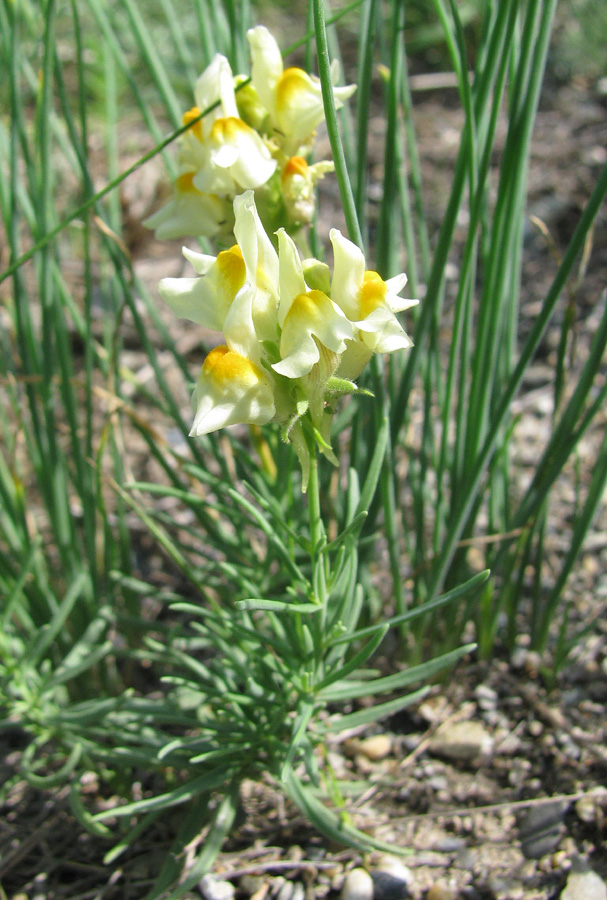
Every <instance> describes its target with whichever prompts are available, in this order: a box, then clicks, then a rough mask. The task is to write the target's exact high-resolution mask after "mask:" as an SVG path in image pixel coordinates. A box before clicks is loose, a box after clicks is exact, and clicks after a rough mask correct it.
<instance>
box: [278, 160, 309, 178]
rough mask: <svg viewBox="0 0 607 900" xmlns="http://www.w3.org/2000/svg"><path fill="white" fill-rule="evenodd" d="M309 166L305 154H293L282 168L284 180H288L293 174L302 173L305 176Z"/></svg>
mask: <svg viewBox="0 0 607 900" xmlns="http://www.w3.org/2000/svg"><path fill="white" fill-rule="evenodd" d="M308 168H309V166H308V163H307V162H306V160H305V159H304V158H303V156H292V157H291V158H290V159H289V160H288V162H287V164H286V166H285V167H284V169H283V170H282V180H283V181H286V180H287V178H291V177H292V176H293V175H302V176H303V177H304V178H305V176H306V175H307V173H308Z"/></svg>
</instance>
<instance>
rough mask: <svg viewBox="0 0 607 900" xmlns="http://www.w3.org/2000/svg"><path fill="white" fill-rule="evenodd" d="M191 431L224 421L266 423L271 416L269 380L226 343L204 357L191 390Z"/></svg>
mask: <svg viewBox="0 0 607 900" xmlns="http://www.w3.org/2000/svg"><path fill="white" fill-rule="evenodd" d="M194 407H195V410H196V412H195V416H194V422H193V425H192V430H191V431H190V434H191V435H203V434H209V433H210V432H212V431H217V430H218V429H219V428H226V427H227V426H228V425H241V424H242V425H266V424H267V423H268V422H271V421H272V419H273V418H274V414H275V407H274V392H273V385H272V382H271V380H270V378H269V376H268V375H267V373H266V372H264V370H263V369H262V368H261V367H260V366H258V365H256V364H255V363H254V362H252V361H251V360H250V359H247V357H245V356H242V355H241V354H240V353H238V352H237V351H235V350H230V348H229V347H227V346H225V345H224V346H220V347H215V349H214V350H211V352H210V353H209V354H208V356H207V357H206V359H205V361H204V363H203V365H202V368H201V370H200V374H199V376H198V380H197V382H196V389H195V391H194Z"/></svg>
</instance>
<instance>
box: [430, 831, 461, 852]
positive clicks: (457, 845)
mask: <svg viewBox="0 0 607 900" xmlns="http://www.w3.org/2000/svg"><path fill="white" fill-rule="evenodd" d="M465 846H466V841H465V840H464V838H461V837H456V836H455V835H454V836H450V835H447V836H446V837H443V838H440V839H439V840H438V841H436V843H435V844H433V846H432V849H433V850H438V852H439V853H458V852H459V851H460V850H462V849H463V848H464V847H465Z"/></svg>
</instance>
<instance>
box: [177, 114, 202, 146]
mask: <svg viewBox="0 0 607 900" xmlns="http://www.w3.org/2000/svg"><path fill="white" fill-rule="evenodd" d="M201 114H202V110H201V109H199V108H198V107H197V106H193V107H192V108H191V109H188V111H187V112H185V113H184V114H183V117H182V122H183V124H184V125H189V124H190V122H194V124H193V125H192V127H191V128H190V129H189V130H190V131H192V132H193V133H194V134H195V135H196V137H197V138H198V140H199V141H201V140H202V119H200V118H198V117H199V116H200V115H201ZM195 119H198V121H197V122H196V121H194V120H195Z"/></svg>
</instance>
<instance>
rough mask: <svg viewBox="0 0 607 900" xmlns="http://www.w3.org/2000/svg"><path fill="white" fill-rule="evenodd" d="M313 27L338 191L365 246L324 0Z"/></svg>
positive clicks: (317, 5)
mask: <svg viewBox="0 0 607 900" xmlns="http://www.w3.org/2000/svg"><path fill="white" fill-rule="evenodd" d="M313 5H314V30H315V32H316V50H317V53H318V75H319V77H320V84H321V88H322V100H323V104H324V107H325V119H326V121H327V133H328V135H329V141H330V142H331V151H332V153H333V160H334V162H335V175H336V177H337V183H338V184H339V193H340V195H341V202H342V203H343V207H344V215H345V219H346V226H347V228H348V235H349V237H350V240H352V241H354V243H355V244H357V245H358V246H359V247H360V248H361V249H363V239H362V234H361V231H360V225H359V223H358V215H357V212H356V203H355V201H354V193H353V191H352V185H351V184H350V178H349V176H348V167H347V165H346V157H345V154H344V147H343V144H342V141H341V137H340V134H339V125H338V122H337V111H336V109H335V97H334V96H333V81H332V78H331V61H330V59H329V47H328V43H327V27H326V21H325V7H324V3H323V0H314V4H313Z"/></svg>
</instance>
